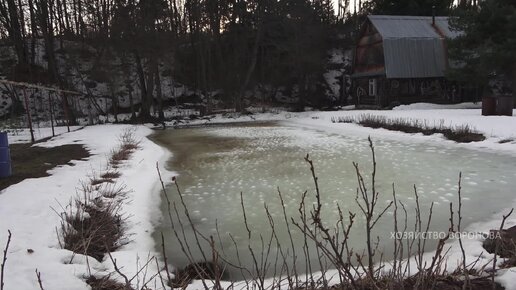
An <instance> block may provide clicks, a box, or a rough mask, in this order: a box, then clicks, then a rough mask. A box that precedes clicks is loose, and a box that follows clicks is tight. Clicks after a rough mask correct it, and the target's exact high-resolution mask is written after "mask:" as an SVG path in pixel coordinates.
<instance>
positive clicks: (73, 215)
mask: <svg viewBox="0 0 516 290" xmlns="http://www.w3.org/2000/svg"><path fill="white" fill-rule="evenodd" d="M76 203H78V209H77V210H75V212H73V211H69V212H67V213H65V215H64V220H63V222H62V223H61V232H62V233H61V235H62V238H61V244H62V247H63V248H65V249H67V250H70V251H73V252H74V253H79V254H84V255H87V256H91V257H93V258H95V259H96V260H98V261H102V260H103V258H104V255H105V254H106V253H107V252H112V251H115V250H116V249H118V248H119V247H120V246H122V245H123V244H124V242H121V240H122V238H123V237H124V236H125V230H124V227H123V225H122V224H123V220H124V219H123V217H122V216H121V214H120V213H119V209H120V205H121V203H120V202H113V201H108V202H105V201H103V200H102V199H101V198H98V197H97V198H94V199H88V200H86V201H80V202H79V201H77V202H76Z"/></svg>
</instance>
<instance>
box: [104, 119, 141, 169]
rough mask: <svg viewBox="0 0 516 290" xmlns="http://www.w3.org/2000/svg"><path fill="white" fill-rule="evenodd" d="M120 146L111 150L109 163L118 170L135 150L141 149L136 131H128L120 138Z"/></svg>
mask: <svg viewBox="0 0 516 290" xmlns="http://www.w3.org/2000/svg"><path fill="white" fill-rule="evenodd" d="M119 143H120V144H119V146H118V148H116V149H113V150H111V153H110V157H109V163H110V164H111V165H112V166H113V167H114V168H117V167H118V166H120V163H122V162H123V161H125V160H129V158H130V157H131V154H132V153H133V152H134V150H136V149H138V148H139V144H140V141H138V140H136V139H135V137H134V129H132V128H131V129H126V130H125V131H124V132H123V133H122V135H121V136H120V138H119Z"/></svg>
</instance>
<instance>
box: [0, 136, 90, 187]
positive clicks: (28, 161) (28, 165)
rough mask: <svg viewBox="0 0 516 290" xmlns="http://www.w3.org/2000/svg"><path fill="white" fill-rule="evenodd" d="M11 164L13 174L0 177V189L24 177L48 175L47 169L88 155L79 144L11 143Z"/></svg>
mask: <svg viewBox="0 0 516 290" xmlns="http://www.w3.org/2000/svg"><path fill="white" fill-rule="evenodd" d="M9 148H10V151H11V164H12V165H11V166H12V171H13V175H11V176H9V177H6V178H0V190H2V189H5V188H7V187H8V186H10V185H13V184H16V183H18V182H20V181H22V180H24V179H26V178H37V177H45V176H49V174H48V173H47V171H48V170H50V169H52V168H54V167H56V166H59V165H65V164H71V163H70V161H72V160H81V159H84V158H87V157H89V156H90V154H89V152H88V151H87V150H86V149H84V147H83V146H82V145H80V144H71V145H62V146H57V147H52V148H43V147H37V146H34V147H31V144H11V145H9Z"/></svg>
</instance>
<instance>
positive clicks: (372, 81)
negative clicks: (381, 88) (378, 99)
mask: <svg viewBox="0 0 516 290" xmlns="http://www.w3.org/2000/svg"><path fill="white" fill-rule="evenodd" d="M369 96H371V97H373V96H376V79H370V80H369Z"/></svg>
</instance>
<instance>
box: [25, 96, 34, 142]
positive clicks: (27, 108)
mask: <svg viewBox="0 0 516 290" xmlns="http://www.w3.org/2000/svg"><path fill="white" fill-rule="evenodd" d="M22 92H23V98H24V100H25V111H27V121H28V122H29V130H30V141H31V143H34V142H36V139H35V138H34V130H33V129H32V117H31V115H30V108H29V100H28V99H27V93H26V92H25V88H23V89H22Z"/></svg>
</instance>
